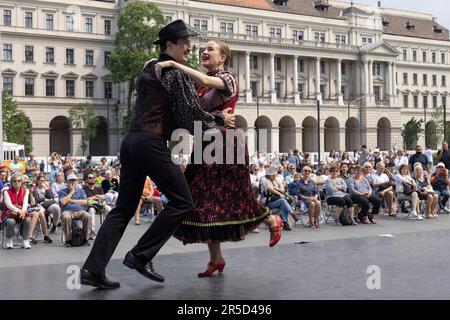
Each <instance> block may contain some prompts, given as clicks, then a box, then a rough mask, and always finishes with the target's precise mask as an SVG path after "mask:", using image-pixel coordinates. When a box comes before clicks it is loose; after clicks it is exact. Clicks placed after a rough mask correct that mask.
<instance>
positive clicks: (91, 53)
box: [86, 50, 94, 66]
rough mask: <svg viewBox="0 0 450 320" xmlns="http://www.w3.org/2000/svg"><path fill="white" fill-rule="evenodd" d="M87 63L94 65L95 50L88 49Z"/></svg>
mask: <svg viewBox="0 0 450 320" xmlns="http://www.w3.org/2000/svg"><path fill="white" fill-rule="evenodd" d="M86 65H87V66H93V65H94V51H92V50H86Z"/></svg>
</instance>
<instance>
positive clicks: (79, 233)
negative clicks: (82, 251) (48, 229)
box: [72, 220, 84, 247]
mask: <svg viewBox="0 0 450 320" xmlns="http://www.w3.org/2000/svg"><path fill="white" fill-rule="evenodd" d="M83 244H84V239H83V228H82V221H81V220H73V222H72V247H81V246H82V245H83Z"/></svg>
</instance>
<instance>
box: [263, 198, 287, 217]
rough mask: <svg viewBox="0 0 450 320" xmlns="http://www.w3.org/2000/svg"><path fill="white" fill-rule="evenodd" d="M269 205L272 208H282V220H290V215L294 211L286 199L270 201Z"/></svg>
mask: <svg viewBox="0 0 450 320" xmlns="http://www.w3.org/2000/svg"><path fill="white" fill-rule="evenodd" d="M267 206H268V207H269V208H270V209H280V212H281V220H283V222H288V221H289V215H290V214H291V213H292V207H291V206H290V205H289V203H288V202H287V201H286V200H285V199H278V200H275V201H272V202H269V203H268V204H267Z"/></svg>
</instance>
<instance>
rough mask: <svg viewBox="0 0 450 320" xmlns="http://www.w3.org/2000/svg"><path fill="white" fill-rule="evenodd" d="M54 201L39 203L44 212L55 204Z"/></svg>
mask: <svg viewBox="0 0 450 320" xmlns="http://www.w3.org/2000/svg"><path fill="white" fill-rule="evenodd" d="M55 203H56V201H55V200H47V201H44V202H42V203H41V206H42V207H44V209H45V210H47V209H48V208H49V207H50V206H51V205H52V204H55Z"/></svg>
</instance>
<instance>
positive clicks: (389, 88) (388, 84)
mask: <svg viewBox="0 0 450 320" xmlns="http://www.w3.org/2000/svg"><path fill="white" fill-rule="evenodd" d="M387 66H388V78H387V81H386V92H387V94H388V96H389V98H390V97H391V96H392V88H393V83H392V80H393V77H392V63H391V62H388V63H387Z"/></svg>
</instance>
